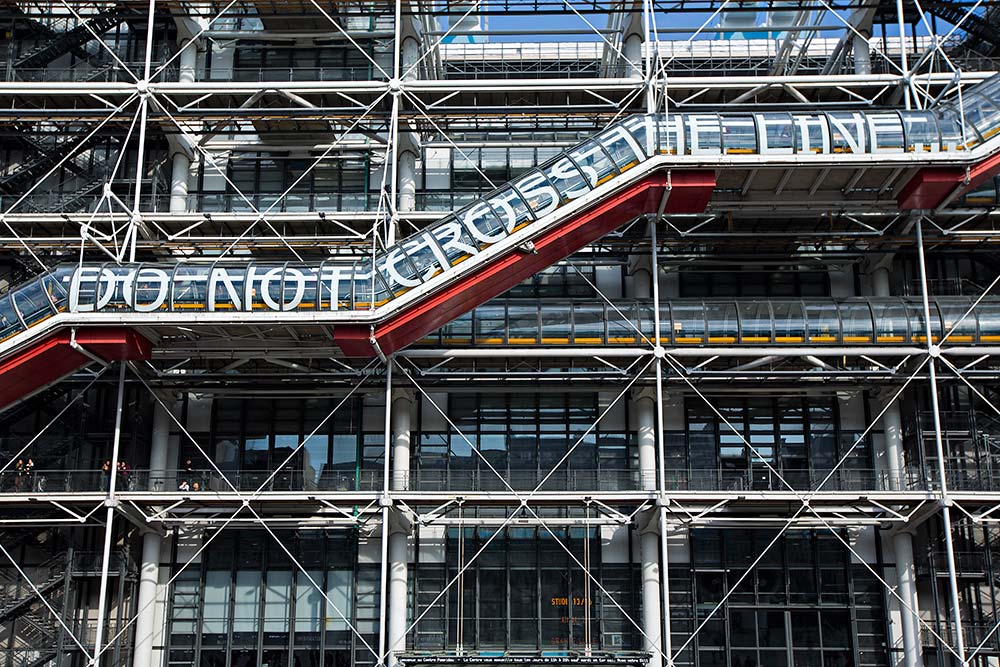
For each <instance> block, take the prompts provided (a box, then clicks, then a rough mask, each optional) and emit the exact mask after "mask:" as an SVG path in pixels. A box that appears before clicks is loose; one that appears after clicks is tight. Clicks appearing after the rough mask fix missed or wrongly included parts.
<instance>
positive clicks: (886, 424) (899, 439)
mask: <svg viewBox="0 0 1000 667" xmlns="http://www.w3.org/2000/svg"><path fill="white" fill-rule="evenodd" d="M871 282H872V291H873V292H874V296H877V297H885V296H890V291H891V290H890V288H889V269H888V267H886V266H884V265H882V266H878V267H876V268H875V269H874V270H873V271H872V273H871ZM882 429H883V431H884V432H885V436H884V447H885V451H884V452H883V453H884V456H885V470H884V472H885V473H886V475H887V486H888V489H903V488H905V482H906V462H905V459H904V457H903V422H902V419H901V417H900V414H899V401H898V400H896V401H893V402H892V404H891V405H890V406H889V407H888V408H887V409H886V410H885V414H883V415H882ZM892 550H893V552H894V554H895V560H896V584H897V587H898V589H899V597H900V598H901V599H902V604H900V609H899V617H900V619H901V620H902V626H903V664H904V665H905V666H906V667H919V666H920V665H922V664H923V657H922V650H921V646H920V622H919V620H918V615H919V609H920V606H919V600H918V599H917V585H916V574H917V573H916V568H915V566H914V564H913V535H911V534H910V533H909V532H907V531H903V530H900V531H898V532H896V533H894V534H893V536H892ZM904 605H905V606H904ZM906 607H909V608H910V609H909V610H907V609H906Z"/></svg>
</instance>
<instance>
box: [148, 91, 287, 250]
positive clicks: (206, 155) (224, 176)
mask: <svg viewBox="0 0 1000 667" xmlns="http://www.w3.org/2000/svg"><path fill="white" fill-rule="evenodd" d="M149 96H150V99H152V100H153V101H154V102H156V105H157V106H158V107H160V110H161V111H163V114H164V115H165V116H166V117H167V118H169V119H170V121H171V122H172V123H173V124H174V125H176V126H177V129H179V130H180V131H181V133H182V134H184V136H186V137H188V138H189V139H191V138H192V135H191V134H190V133H189V132H188V131H187V130H185V129H184V128H183V127H182V126H181V124H180V123H179V122H178V121H177V119H176V118H174V117H173V116H172V115H171V114H170V112H169V111H167V108H166V106H164V105H163V104H161V103H160V102H159V100H158V99H157V98H156V97H155V96H154V95H153V94H152V93H150V94H149ZM192 145H193V146H194V147H195V148H196V149H197V150H198V151H199V152H200V153H201V155H202V157H203V158H204V159H205V161H206V162H207V163H208V165H209V166H210V167H212V169H214V170H215V171H216V172H217V173H218V174H219V175H220V176H221V177H222V179H223V180H224V181H225V182H226V183H227V184H228V185H229V187H231V188H233V191H234V192H235V193H236V194H237V195H238V196H239V198H240V199H242V200H243V201H244V203H246V205H247V206H249V207H250V209H251V210H252V211H253V212H254V213H256V214H257V216H258V217H257V220H255V221H254V222H253V224H252V225H250V229H252V228H253V227H254V226H255V225H256V224H257V223H258V222H263V223H264V224H265V225H267V226H268V228H269V229H270V230H271V231H272V232H274V235H275V236H276V237H277V238H278V240H280V241H281V242H282V243H283V244H284V246H285V247H286V248H288V250H289V251H291V253H292V254H293V255H295V258H296V259H298V260H299V261H300V262H301V261H303V260H302V256H301V255H300V254H299V252H298V251H297V250H296V249H295V248H293V247H292V245H291V244H290V243H289V242H288V239H286V238H285V235H284V234H282V233H281V232H279V231H278V230H277V229H275V228H274V225H272V224H271V221H270V220H268V219H267V218H266V217H265V216H264V214H263V213H261V212H260V209H258V208H257V206H256V205H254V203H253V202H252V201H250V199H249V198H248V197H247V196H246V195H245V194H244V193H243V191H242V190H240V188H239V187H238V186H237V185H236V184H235V183H234V182H233V180H232V179H231V178H229V175H228V174H227V173H226V170H225V169H223V168H222V167H220V166H219V165H218V164H217V163H216V161H215V159H214V158H213V157H212V156H211V155H210V154H209V153H208V151H207V150H205V148H204V147H202V146H201V144H200V143H199V142H196V141H192Z"/></svg>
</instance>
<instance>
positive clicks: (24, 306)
mask: <svg viewBox="0 0 1000 667" xmlns="http://www.w3.org/2000/svg"><path fill="white" fill-rule="evenodd" d="M13 295H14V303H15V304H17V309H18V311H20V313H21V317H22V318H23V319H24V322H25V323H26V324H27V325H28V326H29V327H30V326H31V325H33V324H37V323H38V322H41V321H42V320H45V319H48V318H49V317H51V316H52V315H53V314H54V313H53V308H52V304H51V302H50V300H49V298H48V296H46V293H45V289H44V288H43V287H42V283H41V281H39V280H35V281H33V282H31V283H28V284H27V285H24V286H23V287H20V288H18V289H16V290H14V292H13Z"/></svg>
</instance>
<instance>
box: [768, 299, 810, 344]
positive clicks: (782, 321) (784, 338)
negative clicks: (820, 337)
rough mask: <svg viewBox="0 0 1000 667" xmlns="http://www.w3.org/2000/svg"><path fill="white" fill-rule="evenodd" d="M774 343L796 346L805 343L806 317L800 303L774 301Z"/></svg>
mask: <svg viewBox="0 0 1000 667" xmlns="http://www.w3.org/2000/svg"><path fill="white" fill-rule="evenodd" d="M771 311H772V312H773V313H774V342H775V343H779V344H787V345H798V344H800V343H804V342H805V341H806V316H805V313H804V312H803V309H802V302H801V301H774V302H772V303H771Z"/></svg>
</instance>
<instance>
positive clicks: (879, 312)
mask: <svg viewBox="0 0 1000 667" xmlns="http://www.w3.org/2000/svg"><path fill="white" fill-rule="evenodd" d="M872 312H873V313H874V314H875V342H876V343H891V344H899V343H907V342H909V340H910V337H909V333H908V332H907V320H906V310H905V309H904V308H903V304H902V302H899V301H874V302H872Z"/></svg>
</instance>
